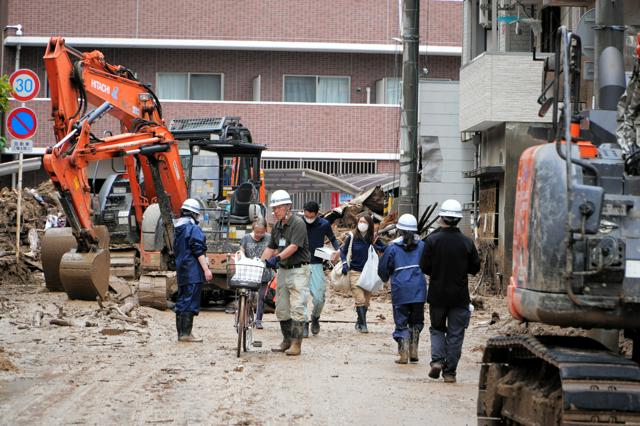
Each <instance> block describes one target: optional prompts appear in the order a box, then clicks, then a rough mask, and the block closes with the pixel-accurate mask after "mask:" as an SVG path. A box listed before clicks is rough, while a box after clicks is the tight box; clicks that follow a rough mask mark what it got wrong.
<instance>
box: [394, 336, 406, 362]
mask: <svg viewBox="0 0 640 426" xmlns="http://www.w3.org/2000/svg"><path fill="white" fill-rule="evenodd" d="M398 343H399V346H400V349H399V350H398V355H400V358H398V359H396V364H406V363H408V362H409V339H400V341H399V342H398Z"/></svg>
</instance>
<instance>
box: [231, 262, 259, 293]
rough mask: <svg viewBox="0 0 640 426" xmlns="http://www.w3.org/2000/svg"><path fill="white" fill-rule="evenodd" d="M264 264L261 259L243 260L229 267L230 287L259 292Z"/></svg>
mask: <svg viewBox="0 0 640 426" xmlns="http://www.w3.org/2000/svg"><path fill="white" fill-rule="evenodd" d="M263 273H264V262H262V261H261V260H259V259H248V258H246V257H245V258H242V259H240V260H238V261H237V262H236V263H234V264H231V265H229V274H228V275H227V276H229V277H231V278H230V279H229V287H231V288H233V289H238V288H246V289H249V290H254V291H257V290H258V289H259V288H260V284H261V283H262V275H263Z"/></svg>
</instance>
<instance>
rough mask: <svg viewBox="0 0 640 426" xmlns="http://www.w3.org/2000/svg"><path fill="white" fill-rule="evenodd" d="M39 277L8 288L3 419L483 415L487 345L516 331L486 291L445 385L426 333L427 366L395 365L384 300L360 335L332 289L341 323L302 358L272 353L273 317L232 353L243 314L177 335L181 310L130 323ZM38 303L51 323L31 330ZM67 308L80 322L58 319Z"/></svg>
mask: <svg viewBox="0 0 640 426" xmlns="http://www.w3.org/2000/svg"><path fill="white" fill-rule="evenodd" d="M0 280H1V279H0ZM34 281H35V282H32V283H30V284H27V285H24V284H17V283H8V282H4V283H1V284H0V424H3V425H4V424H6V425H15V424H178V425H183V424H234V425H236V424H237V425H275V424H293V425H343V424H344V425H348V424H358V425H361V424H362V425H364V424H376V425H388V424H393V425H425V424H433V425H437V424H440V425H442V424H446V425H448V426H454V425H469V424H475V423H476V421H475V410H476V387H477V383H478V373H479V362H480V359H481V356H482V349H483V345H484V342H485V341H486V339H487V338H488V337H490V336H492V335H495V334H497V333H498V332H500V331H501V330H504V329H505V327H506V328H508V327H511V326H512V322H511V320H508V314H507V312H506V307H505V306H504V303H502V301H501V300H499V299H497V298H496V299H485V303H484V305H485V306H484V309H482V310H480V309H478V310H476V311H475V312H474V313H473V316H472V323H471V325H470V327H469V330H468V332H467V338H466V340H465V345H464V349H463V357H462V360H461V363H460V366H459V371H458V383H456V384H445V383H443V382H442V381H433V380H430V379H429V378H428V377H427V366H428V361H429V338H428V332H425V333H423V335H422V341H421V346H420V362H419V363H418V364H415V365H402V366H400V365H396V364H395V363H394V362H393V360H394V358H395V354H394V352H395V350H396V345H395V342H394V341H393V340H392V339H391V332H392V330H393V320H392V316H391V306H390V304H389V303H388V302H375V303H373V305H372V307H371V309H370V311H369V312H370V314H369V318H370V326H369V329H370V331H371V332H370V333H369V334H367V335H362V334H358V333H356V332H355V330H354V323H353V321H354V317H355V313H354V312H353V308H352V300H351V299H350V298H345V297H342V296H339V295H334V294H329V295H328V301H327V307H326V312H325V315H323V318H322V319H323V320H326V321H336V322H323V323H322V324H321V327H322V330H321V333H320V335H319V336H312V337H311V338H309V339H305V340H304V343H303V347H302V350H303V353H302V355H301V356H300V357H286V356H285V355H283V354H275V353H271V352H270V351H269V348H270V347H271V346H272V345H275V344H277V343H278V342H279V338H280V333H279V326H278V323H277V322H276V321H275V317H274V315H273V314H267V315H266V316H265V319H266V323H265V328H264V330H256V332H255V334H254V340H260V341H261V342H262V347H252V348H251V349H250V351H249V352H247V353H245V354H243V355H242V356H241V358H236V356H235V341H236V340H235V339H236V334H235V329H234V327H233V315H230V314H225V313H223V312H202V313H201V314H200V316H199V317H197V318H196V321H195V327H194V332H195V333H197V334H199V335H200V336H202V337H204V339H205V342H204V343H203V344H186V343H177V342H176V335H175V334H176V333H175V317H174V314H173V313H172V312H171V311H158V310H154V309H151V308H140V307H138V308H136V310H135V311H136V316H137V317H138V318H142V319H144V320H145V321H146V322H147V325H146V326H145V325H141V324H132V323H129V322H123V321H120V320H114V319H111V318H109V317H107V316H105V315H100V314H99V313H98V311H99V307H98V305H97V303H94V302H80V301H69V300H68V299H67V296H66V295H65V294H64V293H50V292H48V291H47V290H46V289H45V287H44V284H43V282H42V277H41V276H40V277H37V279H36V280H34ZM37 311H41V312H42V313H43V314H44V317H43V318H42V325H41V326H34V325H33V324H34V313H36V312H37ZM494 312H495V314H494ZM492 314H493V321H494V322H495V321H496V320H497V322H495V323H494V324H490V323H491V322H492ZM60 315H64V317H65V318H67V319H69V320H71V321H72V323H73V324H74V325H73V326H70V327H64V326H57V325H52V324H50V323H49V321H50V320H51V319H52V318H57V317H59V316H60ZM497 317H499V318H500V319H498V318H497ZM340 321H345V322H340ZM425 331H427V330H425Z"/></svg>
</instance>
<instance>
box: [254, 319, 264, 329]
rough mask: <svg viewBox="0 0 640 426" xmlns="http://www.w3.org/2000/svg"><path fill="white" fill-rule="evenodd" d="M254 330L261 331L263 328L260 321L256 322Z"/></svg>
mask: <svg viewBox="0 0 640 426" xmlns="http://www.w3.org/2000/svg"><path fill="white" fill-rule="evenodd" d="M256 328H257V329H258V330H262V329H263V328H264V327H263V326H262V321H256Z"/></svg>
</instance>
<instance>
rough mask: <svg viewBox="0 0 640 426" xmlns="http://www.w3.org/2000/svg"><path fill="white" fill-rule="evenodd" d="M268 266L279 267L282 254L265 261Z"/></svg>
mask: <svg viewBox="0 0 640 426" xmlns="http://www.w3.org/2000/svg"><path fill="white" fill-rule="evenodd" d="M265 264H266V265H267V268H271V269H277V268H278V265H279V264H280V256H273V257H271V258H269V259H267V260H266V261H265Z"/></svg>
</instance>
